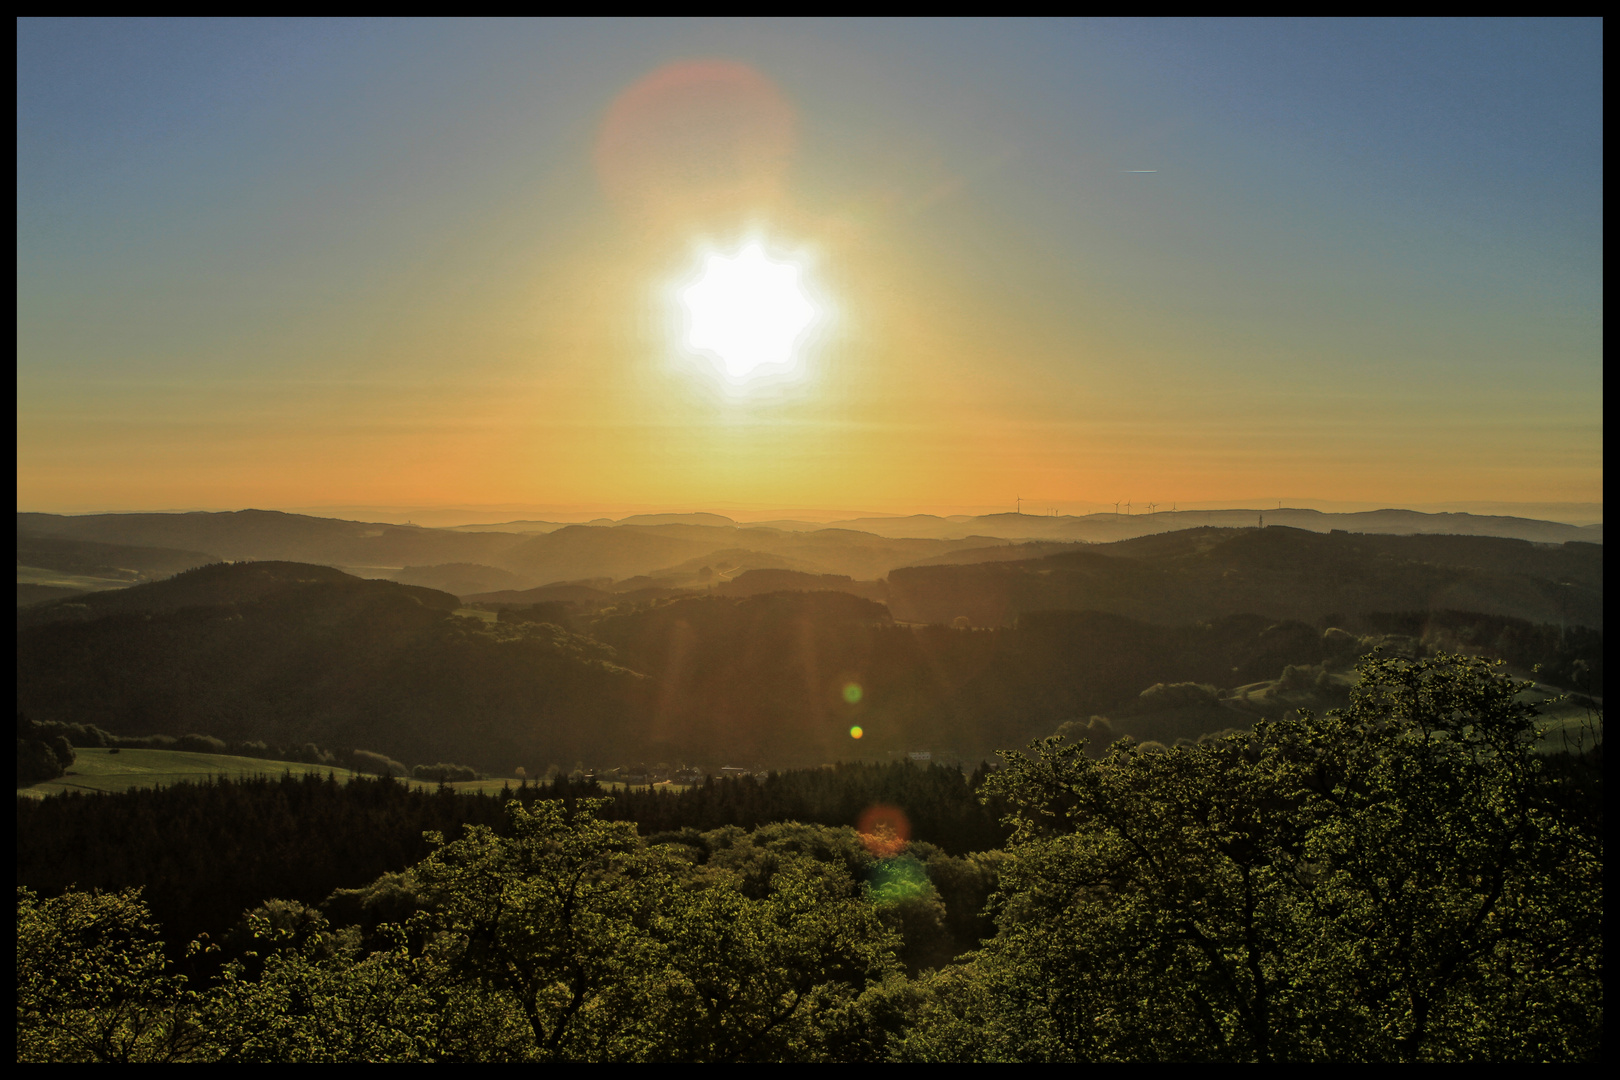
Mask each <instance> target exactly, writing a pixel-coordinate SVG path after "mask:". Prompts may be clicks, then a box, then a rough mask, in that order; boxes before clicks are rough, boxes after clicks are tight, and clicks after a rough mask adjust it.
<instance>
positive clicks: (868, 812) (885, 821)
mask: <svg viewBox="0 0 1620 1080" xmlns="http://www.w3.org/2000/svg"><path fill="white" fill-rule="evenodd" d="M855 831H856V832H857V833H859V834H860V837H861V843H862V844H864V845H866V850H867V851H870V852H871V853H872V854H873V855H876V856H877V857H878V858H880V859H888V858H892V857H894V856H895V855H898V854H900V852H901V851H903V850H904V849H905V846H906V841H908V840H910V839H911V820H910V819H909V818H907V817H906V812H905V811H904V810H902V809H900V808H899V807H898V806H885V805H883V804H882V803H878V804H876V805H873V806H869V807H867V808H866V809H865V810H862V811H861V816H860V818H859V819H858V820H857V821H856V823H855Z"/></svg>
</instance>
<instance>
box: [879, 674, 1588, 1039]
mask: <svg viewBox="0 0 1620 1080" xmlns="http://www.w3.org/2000/svg"><path fill="white" fill-rule="evenodd" d="M1520 687H1521V684H1516V683H1514V682H1513V681H1512V680H1510V679H1507V678H1506V677H1504V676H1502V675H1501V674H1500V673H1498V672H1497V671H1495V670H1494V669H1493V668H1492V667H1491V666H1490V665H1488V664H1487V663H1485V662H1483V661H1479V660H1469V659H1464V658H1459V657H1440V658H1436V659H1434V660H1426V661H1417V662H1413V661H1408V660H1401V659H1375V660H1372V661H1369V662H1366V663H1364V665H1363V667H1362V670H1361V684H1360V686H1359V687H1358V688H1357V690H1356V691H1355V694H1354V696H1353V697H1352V701H1351V704H1350V706H1349V708H1347V709H1346V710H1344V711H1343V713H1337V712H1335V713H1329V714H1328V715H1327V716H1325V717H1322V718H1315V717H1313V716H1310V715H1309V714H1304V715H1301V716H1299V717H1298V718H1297V719H1293V720H1288V721H1284V722H1278V723H1261V724H1258V725H1257V726H1256V729H1255V731H1254V733H1253V735H1252V736H1234V737H1231V738H1228V739H1225V740H1221V741H1220V742H1218V743H1211V744H1204V745H1201V746H1197V747H1180V748H1177V749H1176V750H1174V751H1172V752H1168V753H1144V752H1142V750H1141V748H1137V747H1133V746H1131V745H1129V744H1121V745H1118V746H1116V748H1115V749H1114V751H1113V752H1112V753H1111V754H1110V756H1109V757H1108V759H1107V760H1105V761H1102V762H1090V761H1087V760H1086V758H1085V757H1084V756H1083V755H1082V754H1081V753H1080V751H1079V748H1078V747H1075V746H1071V745H1065V744H1064V743H1063V742H1062V740H1061V739H1059V738H1053V739H1049V740H1045V741H1043V742H1041V743H1038V744H1036V745H1035V746H1034V747H1033V748H1032V750H1033V756H1032V757H1030V758H1021V757H1014V758H1010V759H1009V763H1008V768H1007V769H1006V770H1004V771H1003V772H1002V773H1000V774H998V775H997V776H995V777H994V778H993V779H992V780H991V781H990V782H989V784H987V790H988V791H991V792H994V793H997V794H999V795H1000V796H1001V797H1002V798H1003V799H1004V800H1006V803H1007V805H1008V806H1009V807H1010V808H1011V811H1012V818H1013V822H1014V825H1015V832H1014V837H1013V844H1012V846H1011V852H1012V855H1013V859H1012V861H1011V862H1010V863H1009V865H1008V866H1007V867H1006V868H1004V870H1003V873H1002V879H1001V880H1002V890H1001V894H1000V903H1001V905H1002V911H1001V918H1000V925H1001V932H1000V934H999V935H998V937H997V938H996V939H995V940H994V941H993V942H992V943H991V944H990V945H989V946H988V947H987V949H986V950H985V952H984V953H983V954H981V955H980V956H979V957H978V958H977V960H976V961H975V963H974V965H973V966H972V968H971V969H970V971H969V972H967V973H964V974H957V975H953V976H952V977H951V978H948V979H943V980H942V981H939V982H938V984H937V987H936V992H935V994H934V1004H933V1005H932V1009H933V1014H934V1015H935V1017H936V1020H935V1021H933V1022H932V1027H929V1029H928V1032H927V1033H926V1034H927V1037H926V1038H921V1039H919V1040H914V1041H913V1043H911V1044H908V1045H910V1049H909V1050H908V1051H907V1052H908V1053H910V1054H913V1055H915V1056H918V1057H922V1058H927V1057H929V1056H930V1055H938V1054H949V1053H955V1052H958V1051H968V1050H971V1052H972V1056H974V1057H975V1058H979V1059H988V1060H995V1059H1003V1060H1009V1059H1010V1060H1046V1059H1064V1060H1143V1059H1150V1060H1151V1059H1163V1060H1249V1061H1256V1060H1279V1059H1289V1060H1391V1061H1396V1060H1463V1059H1472V1058H1526V1057H1530V1058H1540V1059H1566V1060H1567V1059H1582V1058H1587V1057H1590V1056H1592V1055H1594V1054H1595V1053H1596V1050H1597V1039H1598V1035H1599V1032H1600V1031H1601V1026H1602V1024H1601V1000H1602V989H1601V955H1602V943H1601V936H1600V921H1601V912H1602V886H1601V879H1602V873H1601V870H1602V840H1601V833H1600V832H1594V831H1592V830H1590V829H1587V828H1583V827H1582V823H1581V822H1580V821H1579V820H1578V819H1576V818H1573V817H1572V816H1571V815H1569V814H1567V813H1565V812H1563V811H1562V810H1561V808H1560V806H1559V804H1558V803H1557V802H1556V801H1554V800H1552V799H1550V798H1549V797H1548V788H1547V785H1546V784H1545V783H1544V781H1543V779H1542V763H1541V761H1540V759H1539V758H1537V756H1536V755H1535V754H1534V753H1533V745H1534V742H1535V738H1536V728H1535V722H1534V714H1533V710H1531V709H1530V708H1529V707H1527V706H1525V705H1522V704H1521V703H1519V702H1518V701H1517V700H1516V697H1515V695H1516V694H1517V693H1518V692H1519V690H1520ZM925 1027H928V1025H925ZM970 1032H972V1033H977V1038H969V1033H970Z"/></svg>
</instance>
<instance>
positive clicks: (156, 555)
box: [17, 532, 221, 581]
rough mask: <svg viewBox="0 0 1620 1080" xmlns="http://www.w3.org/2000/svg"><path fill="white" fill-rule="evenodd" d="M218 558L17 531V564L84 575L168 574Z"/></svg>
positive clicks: (139, 577) (128, 576)
mask: <svg viewBox="0 0 1620 1080" xmlns="http://www.w3.org/2000/svg"><path fill="white" fill-rule="evenodd" d="M219 561H221V560H220V557H219V556H218V555H210V554H207V553H204V552H201V551H180V550H177V549H174V548H160V547H137V546H134V545H130V544H109V543H100V542H98V541H94V540H74V539H68V538H65V537H60V536H41V535H37V534H30V533H23V532H19V533H18V534H17V565H18V566H37V567H41V568H43V569H47V570H61V571H64V572H66V573H70V574H83V575H85V576H87V577H104V578H123V579H125V580H128V581H142V580H146V579H149V578H153V577H167V576H168V575H170V574H178V573H179V572H180V571H182V570H190V569H192V568H193V567H196V566H206V565H208V564H209V563H216V562H219Z"/></svg>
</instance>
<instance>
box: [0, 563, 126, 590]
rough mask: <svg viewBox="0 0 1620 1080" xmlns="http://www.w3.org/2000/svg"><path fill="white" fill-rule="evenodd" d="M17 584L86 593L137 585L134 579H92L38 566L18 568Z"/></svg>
mask: <svg viewBox="0 0 1620 1080" xmlns="http://www.w3.org/2000/svg"><path fill="white" fill-rule="evenodd" d="M17 584H19V585H54V586H56V587H57V588H61V589H84V590H85V591H101V590H103V589H127V588H129V587H130V586H131V585H134V584H135V581H134V580H132V579H124V578H104V577H90V576H88V575H85V574H70V573H68V572H67V571H66V570H46V569H42V568H40V567H38V566H19V567H17Z"/></svg>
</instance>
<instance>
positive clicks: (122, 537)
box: [17, 510, 523, 567]
mask: <svg viewBox="0 0 1620 1080" xmlns="http://www.w3.org/2000/svg"><path fill="white" fill-rule="evenodd" d="M17 533H18V535H19V536H22V535H25V534H26V535H30V536H41V537H58V538H61V539H69V540H92V541H97V542H101V543H112V544H129V545H142V546H153V547H165V548H180V549H185V550H192V551H209V552H213V553H215V554H216V555H217V556H218V557H220V558H223V559H232V560H240V559H266V560H287V561H293V562H308V563H319V564H321V565H325V566H396V567H398V566H432V565H436V564H442V563H452V562H469V563H484V564H490V563H492V562H494V561H495V560H494V559H493V558H492V556H494V555H495V554H496V553H498V552H501V551H504V550H506V549H507V548H509V547H511V546H512V545H514V544H517V543H521V542H522V540H523V537H521V536H518V535H515V534H509V533H463V532H456V531H452V530H449V529H423V528H418V527H415V526H408V525H386V524H369V523H366V522H359V521H340V520H337V519H335V518H316V517H306V516H304V515H302V514H283V513H280V512H278V511H274V510H237V511H233V512H229V513H217V514H216V513H193V514H89V515H85V516H81V517H64V516H62V515H59V514H18V515H17Z"/></svg>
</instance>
